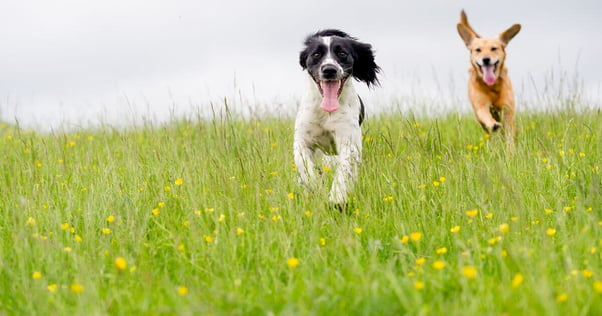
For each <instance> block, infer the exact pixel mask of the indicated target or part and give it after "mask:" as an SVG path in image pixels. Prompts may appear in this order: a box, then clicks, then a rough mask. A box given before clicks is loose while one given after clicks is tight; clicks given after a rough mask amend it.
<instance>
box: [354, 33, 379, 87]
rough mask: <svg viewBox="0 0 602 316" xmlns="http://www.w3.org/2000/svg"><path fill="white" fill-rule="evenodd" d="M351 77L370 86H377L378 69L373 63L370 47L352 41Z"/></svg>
mask: <svg viewBox="0 0 602 316" xmlns="http://www.w3.org/2000/svg"><path fill="white" fill-rule="evenodd" d="M353 59H354V62H353V77H354V78H355V79H357V80H359V81H363V82H365V83H366V85H368V87H370V85H379V84H380V83H379V81H378V78H377V77H376V75H377V74H378V73H379V72H380V67H378V65H377V64H376V63H375V62H374V52H373V51H372V45H370V44H365V43H361V42H358V41H353Z"/></svg>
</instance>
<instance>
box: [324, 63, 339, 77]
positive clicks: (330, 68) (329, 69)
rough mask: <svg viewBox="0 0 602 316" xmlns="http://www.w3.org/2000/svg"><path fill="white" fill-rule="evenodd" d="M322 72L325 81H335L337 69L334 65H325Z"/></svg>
mask: <svg viewBox="0 0 602 316" xmlns="http://www.w3.org/2000/svg"><path fill="white" fill-rule="evenodd" d="M320 70H321V71H322V76H324V78H325V79H334V78H336V76H337V67H335V66H334V65H324V66H322V68H321V69H320Z"/></svg>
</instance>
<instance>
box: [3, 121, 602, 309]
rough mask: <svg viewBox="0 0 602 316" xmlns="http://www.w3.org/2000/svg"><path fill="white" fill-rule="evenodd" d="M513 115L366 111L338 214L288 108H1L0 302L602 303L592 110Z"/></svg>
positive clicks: (71, 305) (130, 305)
mask: <svg viewBox="0 0 602 316" xmlns="http://www.w3.org/2000/svg"><path fill="white" fill-rule="evenodd" d="M517 119H518V126H519V129H520V132H519V135H518V139H517V145H516V152H515V153H514V155H512V156H509V155H507V154H506V153H505V152H504V150H503V149H504V148H505V146H504V144H503V140H502V138H501V137H500V136H499V135H492V137H491V138H487V137H486V136H485V135H484V134H483V132H482V131H481V129H480V127H479V126H478V124H477V123H475V121H474V119H473V118H472V117H470V116H457V115H449V116H446V117H441V118H437V119H414V118H412V116H403V117H402V116H385V115H382V116H377V117H370V118H369V119H368V120H367V121H366V122H365V125H364V151H363V162H362V165H361V170H360V176H359V183H358V185H357V188H356V190H355V191H354V194H353V195H352V196H351V200H352V202H351V208H350V209H349V210H348V211H347V212H346V213H340V212H338V211H336V210H334V209H332V208H331V207H330V206H329V205H328V204H327V203H326V201H327V194H328V192H327V190H328V187H329V186H328V185H327V183H326V184H325V185H324V189H323V190H322V191H317V192H311V193H309V192H306V191H304V190H303V188H301V187H300V186H299V185H298V183H297V179H296V172H295V168H294V165H293V159H292V134H293V122H292V121H291V120H271V119H264V120H259V121H255V120H251V121H250V120H244V119H236V118H230V119H221V120H220V119H218V120H214V121H186V120H181V121H178V122H174V123H172V124H169V125H166V126H151V125H147V126H140V127H134V128H131V129H128V130H116V129H112V128H110V127H104V128H100V129H97V130H82V131H78V132H69V133H54V134H37V133H34V132H31V131H26V130H21V129H19V128H17V127H14V126H7V125H3V126H2V129H1V140H0V153H1V154H0V155H1V157H2V158H1V159H0V166H1V169H0V170H1V172H2V179H1V181H2V182H1V184H0V196H1V197H2V199H1V200H0V257H1V261H0V289H1V290H0V313H3V314H15V315H17V314H73V313H76V314H84V313H89V314H105V313H109V314H121V315H125V314H132V313H134V314H163V313H166V314H228V315H230V314H267V313H272V312H273V313H276V314H331V313H333V312H338V311H341V312H344V313H345V314H375V315H382V314H389V315H391V314H405V313H407V314H452V315H454V314H455V315H458V314H461V315H466V314H510V315H515V314H534V313H536V314H546V315H576V314H592V315H595V314H601V313H602V260H601V259H602V257H601V253H602V218H601V212H602V197H601V192H600V189H601V180H600V175H601V171H600V167H602V159H601V157H602V143H601V140H600V137H601V136H602V124H601V122H602V114H601V113H600V112H599V111H587V112H584V113H579V112H575V111H564V112H562V111H561V112H556V113H538V114H529V113H521V114H520V115H519V116H518V118H517ZM332 173H333V170H332V169H329V168H328V166H325V167H324V168H323V174H324V176H323V177H324V181H325V182H327V181H328V180H329V177H331V175H332ZM118 258H121V259H118ZM116 261H117V262H116Z"/></svg>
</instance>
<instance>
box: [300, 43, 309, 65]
mask: <svg viewBox="0 0 602 316" xmlns="http://www.w3.org/2000/svg"><path fill="white" fill-rule="evenodd" d="M307 54H308V53H307V48H305V49H304V50H302V51H301V53H299V65H301V68H303V70H305V69H306V68H307Z"/></svg>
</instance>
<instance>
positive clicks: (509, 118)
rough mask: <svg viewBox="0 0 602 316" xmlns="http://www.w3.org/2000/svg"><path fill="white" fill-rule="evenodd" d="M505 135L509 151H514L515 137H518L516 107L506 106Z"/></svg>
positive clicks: (504, 116)
mask: <svg viewBox="0 0 602 316" xmlns="http://www.w3.org/2000/svg"><path fill="white" fill-rule="evenodd" d="M503 123H504V130H503V132H504V135H505V137H506V141H507V145H508V151H509V152H510V153H512V152H514V139H515V138H516V127H515V125H514V124H515V123H514V107H513V106H504V113H503Z"/></svg>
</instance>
